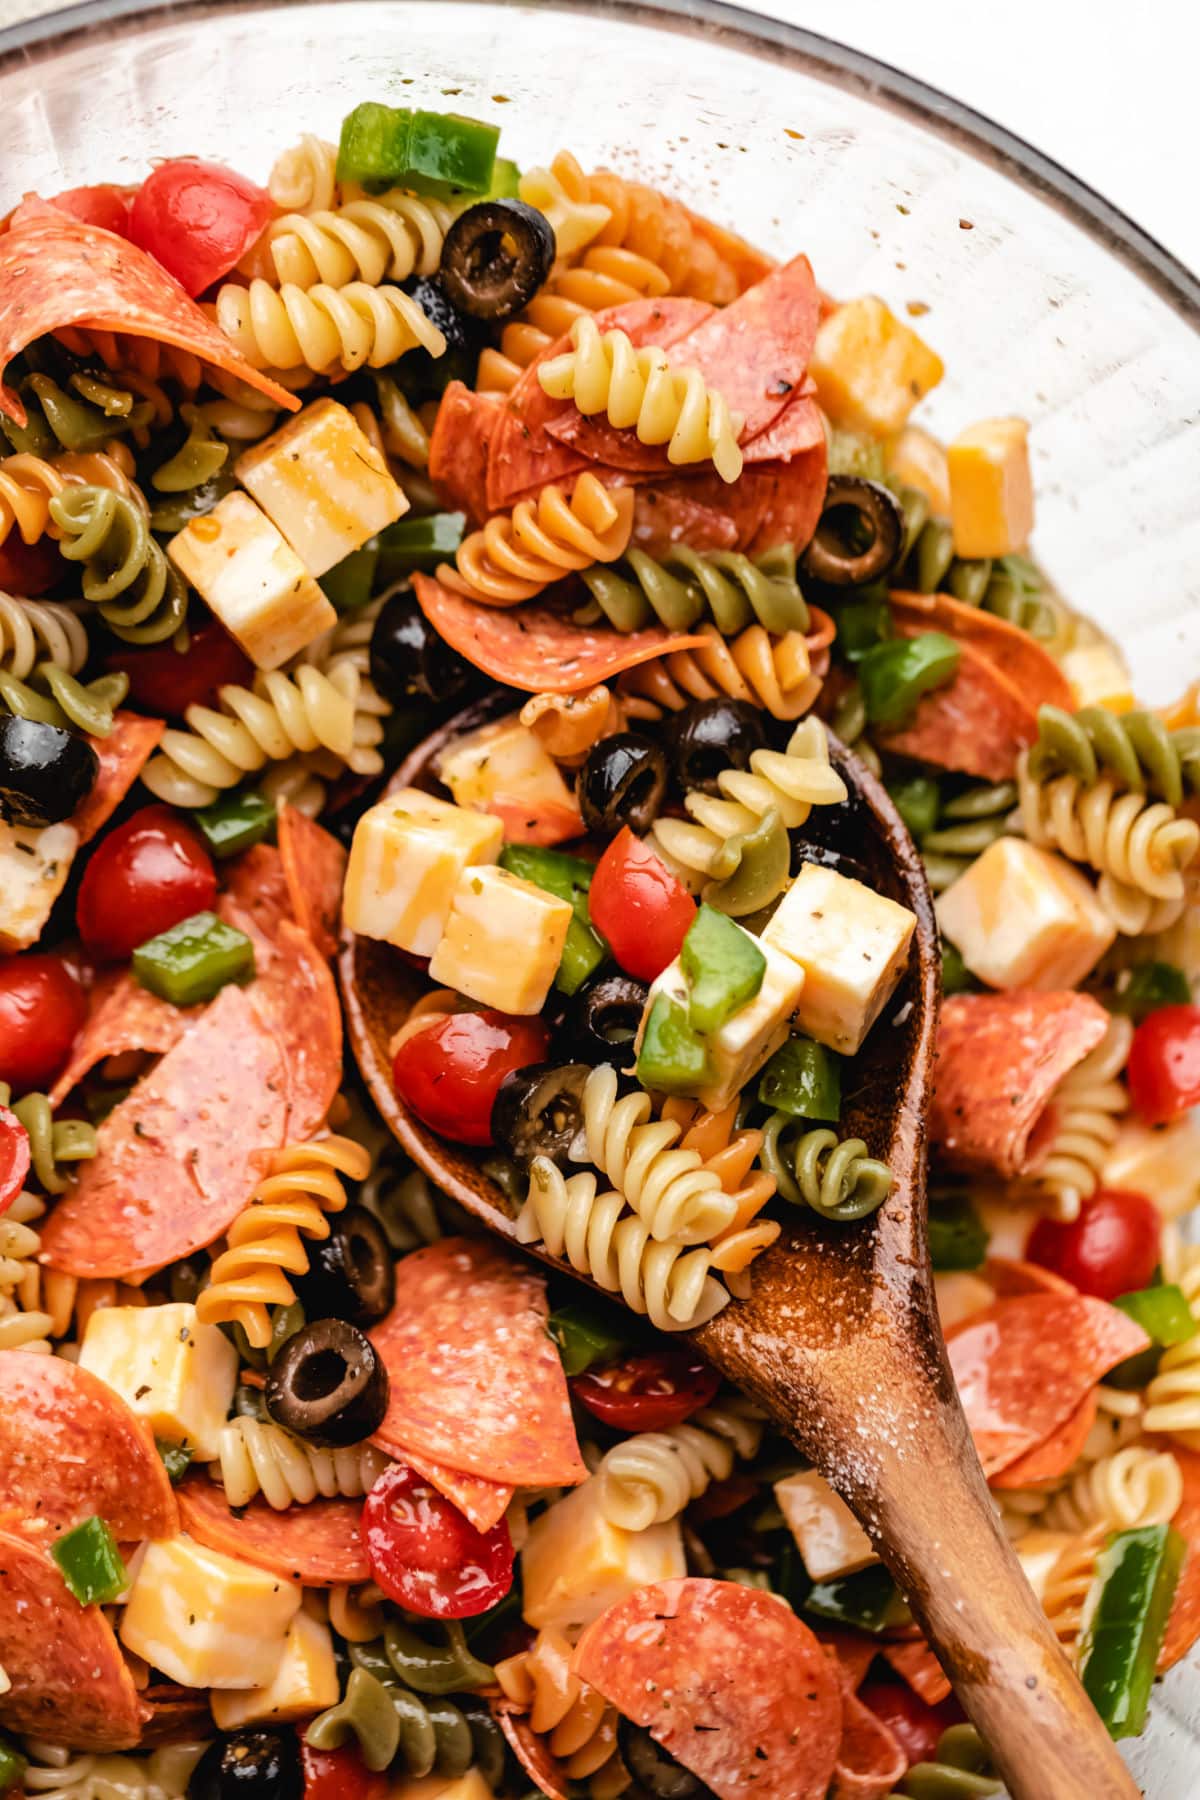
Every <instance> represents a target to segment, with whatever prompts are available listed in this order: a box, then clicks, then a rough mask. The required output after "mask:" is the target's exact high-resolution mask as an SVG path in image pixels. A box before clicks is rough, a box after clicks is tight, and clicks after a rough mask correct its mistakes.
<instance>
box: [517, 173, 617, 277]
mask: <svg viewBox="0 0 1200 1800" xmlns="http://www.w3.org/2000/svg"><path fill="white" fill-rule="evenodd" d="M589 186H590V184H589V182H588V178H587V176H586V175H585V174H584V172H583V170H582V169H581V168H580V166H579V164H578V163H577V162H576V161H575V158H574V157H573V156H571V155H569V154H568V153H565V152H560V154H559V155H558V156H556V157H555V159H554V161H553V162H552V163H551V165H550V167H549V168H548V169H545V168H533V169H526V171H525V173H524V174H523V175H522V176H521V178H520V180H519V182H518V183H517V193H518V195H519V196H520V198H521V199H522V200H523V201H524V202H525V204H526V206H535V207H536V208H537V210H538V211H539V212H540V213H545V215H546V217H547V218H548V219H549V221H550V224H551V226H552V227H553V230H554V248H555V251H556V253H557V255H558V257H559V260H560V261H570V260H571V259H572V258H573V257H576V256H578V254H579V252H580V251H581V250H583V249H584V248H585V247H586V246H587V245H588V244H590V243H591V241H592V239H593V238H594V237H597V236H598V235H599V233H600V232H602V231H603V230H604V227H605V226H606V225H607V224H608V223H609V220H610V219H611V218H612V213H611V211H610V210H609V208H608V207H607V206H605V205H603V204H602V203H601V202H599V201H597V200H593V199H592V198H591V195H590V192H589Z"/></svg>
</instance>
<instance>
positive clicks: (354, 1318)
mask: <svg viewBox="0 0 1200 1800" xmlns="http://www.w3.org/2000/svg"><path fill="white" fill-rule="evenodd" d="M296 1290H297V1292H298V1293H299V1295H300V1299H301V1300H302V1302H303V1304H304V1311H305V1314H306V1315H307V1317H308V1318H310V1319H346V1320H348V1321H349V1323H350V1324H351V1325H374V1323H375V1322H376V1320H377V1319H382V1318H383V1316H384V1314H385V1313H389V1312H391V1310H392V1302H393V1301H394V1300H395V1298H396V1268H395V1263H394V1261H393V1258H392V1252H391V1248H390V1246H389V1244H388V1241H387V1234H386V1232H385V1231H384V1229H383V1226H382V1225H381V1224H380V1223H379V1220H378V1219H377V1218H376V1217H375V1216H374V1214H373V1213H369V1212H368V1211H367V1209H366V1207H365V1206H348V1207H347V1208H346V1210H345V1212H342V1213H338V1214H337V1216H336V1217H335V1218H334V1219H333V1220H332V1221H331V1223H330V1232H329V1236H328V1237H327V1238H326V1239H325V1240H324V1242H323V1243H319V1244H314V1245H313V1247H312V1249H311V1251H310V1253H309V1267H308V1274H307V1275H305V1276H302V1277H301V1278H300V1280H298V1281H297V1283H296Z"/></svg>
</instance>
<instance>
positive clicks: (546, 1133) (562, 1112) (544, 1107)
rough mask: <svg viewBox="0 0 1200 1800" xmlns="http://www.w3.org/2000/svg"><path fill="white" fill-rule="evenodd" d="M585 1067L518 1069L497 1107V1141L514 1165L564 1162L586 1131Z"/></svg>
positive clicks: (500, 1092)
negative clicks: (541, 1158)
mask: <svg viewBox="0 0 1200 1800" xmlns="http://www.w3.org/2000/svg"><path fill="white" fill-rule="evenodd" d="M590 1072H591V1071H590V1070H589V1068H588V1066H587V1064H586V1063H564V1064H559V1065H555V1064H553V1063H535V1064H533V1066H532V1067H530V1068H528V1069H514V1070H513V1071H512V1073H511V1074H509V1075H506V1076H505V1077H504V1080H503V1081H502V1082H501V1083H500V1087H499V1090H498V1092H497V1094H496V1098H495V1100H494V1101H493V1102H492V1137H493V1138H494V1139H495V1141H496V1143H497V1144H499V1145H500V1147H501V1148H502V1149H503V1150H507V1152H508V1154H509V1155H510V1156H511V1157H512V1158H513V1160H514V1161H515V1162H518V1163H522V1164H526V1165H528V1164H529V1163H531V1162H532V1161H533V1159H534V1157H535V1156H548V1157H549V1158H550V1160H551V1162H556V1163H561V1162H563V1161H565V1159H566V1157H567V1156H568V1155H569V1154H570V1150H571V1146H572V1144H573V1143H574V1142H575V1140H576V1138H577V1137H578V1136H579V1133H580V1132H581V1131H582V1129H583V1084H584V1082H585V1081H586V1080H587V1078H588V1075H589V1074H590Z"/></svg>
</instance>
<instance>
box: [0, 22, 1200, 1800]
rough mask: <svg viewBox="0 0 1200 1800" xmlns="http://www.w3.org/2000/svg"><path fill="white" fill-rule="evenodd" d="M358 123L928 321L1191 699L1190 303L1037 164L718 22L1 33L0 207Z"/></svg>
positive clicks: (937, 108)
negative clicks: (591, 193) (419, 110)
mask: <svg viewBox="0 0 1200 1800" xmlns="http://www.w3.org/2000/svg"><path fill="white" fill-rule="evenodd" d="M365 98H372V99H389V100H392V101H398V100H401V99H403V100H405V101H418V102H419V103H421V104H424V105H428V106H432V107H443V106H444V107H448V108H450V109H452V110H455V111H460V112H465V113H473V114H477V115H479V116H482V117H486V118H490V119H494V120H496V121H498V122H500V123H501V124H502V125H503V128H504V140H503V149H504V151H505V153H506V154H508V155H510V156H513V157H515V158H516V159H517V160H518V161H519V162H521V163H523V164H527V163H530V162H534V161H548V160H549V158H550V156H551V155H552V154H553V152H554V151H556V150H558V149H560V148H562V147H569V148H570V149H572V150H574V151H575V153H576V154H577V155H578V156H579V158H580V159H581V161H582V162H583V163H584V164H585V166H595V165H597V164H608V165H611V166H613V167H615V168H617V169H619V170H622V171H624V172H627V173H631V174H636V175H639V176H641V177H643V178H644V179H646V180H650V181H658V182H661V183H662V184H663V185H664V186H667V187H669V188H670V189H671V190H672V191H673V192H675V193H677V194H679V195H680V196H681V197H682V198H683V199H685V200H687V201H689V202H690V203H691V204H692V205H694V206H696V207H697V208H699V209H701V210H702V211H705V212H708V213H711V214H712V215H713V217H715V218H717V219H719V220H720V221H722V222H723V223H725V224H728V225H732V226H735V227H736V228H737V229H738V230H739V231H741V232H742V233H744V235H745V236H747V237H748V238H750V239H751V240H752V241H754V242H756V243H760V244H762V245H763V246H764V247H766V248H767V249H770V250H772V251H775V252H777V253H779V254H789V253H792V252H794V251H796V250H801V249H803V250H806V251H807V252H808V253H809V254H810V256H811V257H812V260H813V263H814V266H815V268H816V270H817V275H818V278H819V280H820V281H821V282H822V284H823V285H824V286H825V287H826V288H827V289H829V290H830V291H831V292H832V293H835V294H845V295H849V294H856V293H862V292H874V293H879V294H882V295H883V296H884V298H885V299H886V300H887V301H888V302H889V303H890V304H891V305H892V306H893V308H894V309H895V310H896V311H897V312H899V313H901V314H903V313H904V312H905V308H906V307H907V308H908V310H909V312H910V313H913V314H918V315H920V319H921V322H920V330H921V331H922V333H923V334H924V335H925V336H926V337H927V338H928V339H929V341H930V342H931V343H932V344H933V345H934V346H935V347H936V349H937V350H938V351H939V352H940V353H941V355H942V356H943V357H944V359H945V362H946V368H947V373H946V378H945V380H944V381H943V383H942V385H941V386H940V387H939V388H938V390H937V391H936V393H935V394H934V395H933V396H932V399H931V401H930V402H928V403H927V404H926V406H925V407H924V408H923V409H922V417H924V418H926V419H927V420H928V422H929V424H930V425H931V427H932V428H933V429H934V430H936V431H943V432H952V431H954V430H957V429H958V428H959V427H961V426H962V425H964V424H966V423H969V422H970V421H971V420H973V419H977V418H981V417H985V416H988V415H992V414H997V413H1009V412H1016V413H1021V414H1024V415H1025V416H1027V417H1028V418H1029V419H1030V421H1031V423H1032V427H1033V430H1032V437H1031V446H1032V454H1033V461H1034V472H1035V478H1036V481H1037V488H1038V521H1037V528H1036V534H1035V545H1036V549H1037V552H1038V555H1039V557H1040V559H1041V560H1042V561H1043V562H1044V563H1045V564H1046V565H1047V567H1048V569H1049V571H1050V573H1051V575H1052V577H1053V578H1054V580H1055V582H1056V583H1057V585H1058V586H1059V588H1060V589H1061V591H1062V592H1063V593H1064V594H1065V595H1066V596H1067V597H1068V598H1069V599H1070V600H1072V601H1073V602H1074V603H1075V604H1076V605H1077V606H1078V607H1080V608H1081V609H1082V610H1084V611H1086V612H1088V613H1090V614H1091V616H1092V617H1093V618H1095V619H1096V620H1097V622H1098V623H1099V624H1100V625H1101V626H1103V627H1104V628H1105V630H1107V631H1108V632H1110V633H1111V634H1112V635H1113V636H1114V637H1116V638H1117V639H1118V640H1119V641H1120V643H1121V644H1122V646H1123V648H1124V649H1125V652H1126V654H1127V656H1128V659H1129V662H1130V665H1131V669H1132V672H1133V676H1134V681H1135V685H1136V688H1137V691H1138V692H1139V694H1140V695H1141V696H1142V697H1143V698H1145V699H1146V700H1148V701H1151V702H1154V703H1160V702H1163V701H1166V700H1169V699H1171V698H1173V697H1175V696H1176V695H1177V694H1178V693H1179V692H1180V691H1181V690H1182V689H1183V688H1184V686H1185V685H1186V684H1187V683H1188V682H1189V681H1191V680H1193V679H1195V678H1196V676H1197V675H1200V346H1198V344H1197V337H1196V333H1197V326H1198V324H1200V283H1197V282H1196V280H1195V279H1194V278H1193V277H1192V276H1191V275H1189V274H1188V272H1187V271H1186V270H1185V269H1183V268H1182V267H1181V266H1180V265H1179V264H1178V263H1176V262H1175V261H1174V260H1173V259H1172V258H1171V257H1170V256H1169V255H1168V254H1167V253H1166V252H1165V251H1164V250H1162V249H1161V248H1160V247H1159V246H1158V245H1157V244H1156V243H1154V242H1153V241H1152V240H1151V239H1149V238H1148V237H1146V235H1145V234H1144V233H1142V232H1141V231H1140V230H1138V228H1137V227H1136V226H1135V225H1133V224H1132V223H1131V222H1130V221H1129V220H1127V219H1125V218H1124V217H1123V216H1122V215H1121V214H1119V213H1118V212H1116V211H1115V210H1114V209H1113V208H1112V207H1110V206H1109V205H1107V203H1106V202H1104V201H1103V200H1101V199H1100V198H1099V197H1098V196H1097V195H1095V194H1093V193H1091V192H1090V191H1089V190H1088V189H1087V188H1085V187H1084V186H1082V185H1081V184H1080V183H1079V182H1077V181H1075V180H1074V179H1073V178H1072V177H1071V176H1069V175H1067V174H1066V173H1065V172H1064V171H1063V170H1061V169H1059V168H1058V167H1056V166H1055V165H1054V164H1052V163H1050V162H1049V161H1048V160H1047V159H1045V158H1044V157H1042V156H1040V155H1038V154H1037V153H1036V152H1034V151H1032V150H1031V149H1029V148H1028V146H1026V145H1024V144H1022V143H1020V142H1019V141H1018V140H1016V139H1014V138H1013V137H1011V136H1010V135H1009V134H1007V133H1006V132H1004V131H1002V130H1000V129H999V128H998V127H996V126H994V125H992V124H990V123H988V122H987V121H986V120H984V119H981V118H979V117H978V116H977V115H976V114H974V113H972V112H970V111H969V110H968V109H967V108H966V107H963V106H961V105H960V104H958V103H957V102H955V101H952V100H949V99H947V98H946V97H945V96H944V95H941V94H938V93H936V92H934V91H933V90H932V89H930V88H927V87H925V86H924V85H923V84H921V83H920V82H919V81H917V80H914V79H913V78H911V77H909V76H907V75H902V74H900V73H898V72H897V71H896V70H894V69H890V68H887V67H885V66H883V65H882V64H879V63H875V62H873V61H872V60H871V59H870V58H869V57H865V56H862V55H860V54H859V53H857V52H855V51H851V50H847V49H845V48H843V47H841V46H839V45H836V44H833V43H830V42H828V41H827V40H825V39H822V38H818V37H814V36H812V35H811V34H808V33H806V32H803V31H800V30H798V29H795V28H794V27H790V26H787V25H784V24H779V23H775V22H772V21H770V20H765V19H759V18H754V17H751V16H750V15H748V14H746V13H742V12H740V11H739V10H737V9H736V8H734V7H730V6H723V5H715V4H711V3H706V0H665V3H660V4H658V5H654V6H651V5H638V4H617V3H615V0H593V3H592V4H571V3H570V0H566V3H564V4H539V5H536V6H532V5H517V4H503V3H497V0H490V3H486V4H485V3H472V0H337V3H336V4H332V3H329V0H324V3H321V0H313V3H312V4H304V3H299V4H297V3H294V0H292V3H289V0H279V3H276V4H271V3H264V4H257V5H242V4H238V3H237V0H225V3H222V4H216V5H212V4H208V5H205V4H195V5H181V6H175V7H167V6H164V7H158V8H151V9H139V8H137V7H135V6H134V5H132V4H128V3H126V0H115V3H109V4H94V5H86V6H80V7H76V8H74V9H72V10H70V11H67V12H63V13H59V14H56V15H54V16H52V17H50V18H43V19H41V20H38V21H36V22H34V23H30V24H27V25H23V26H17V27H14V28H12V29H11V30H9V31H7V32H4V33H0V149H2V151H3V167H4V192H3V194H0V204H2V205H3V206H5V207H7V206H8V205H11V204H12V203H13V202H14V201H15V200H16V199H17V198H18V197H19V196H20V194H21V193H23V192H25V191H28V190H40V191H41V192H43V193H46V192H53V191H54V190H55V189H57V188H62V187H67V186H74V185H76V184H79V183H83V182H88V181H95V180H100V179H104V180H111V179H116V180H121V179H127V180H136V179H138V178H139V177H140V176H141V174H142V173H144V171H145V168H146V165H147V163H148V162H149V160H150V159H151V158H154V157H161V156H172V155H178V154H181V153H184V152H198V153H200V154H207V155H213V156H217V157H220V158H222V159H225V160H227V161H229V162H231V163H234V164H236V165H237V166H238V167H240V168H243V169H245V171H246V172H247V173H248V174H252V175H257V176H259V177H265V175H266V173H267V171H268V169H269V167H270V165H271V162H272V160H273V158H274V156H275V154H276V153H277V152H278V151H279V150H281V149H283V148H284V147H286V146H287V145H288V144H290V143H292V142H294V141H295V140H296V139H297V138H298V137H299V135H300V133H301V132H304V131H312V132H317V133H319V134H321V135H323V136H327V137H336V135H337V129H338V124H339V121H340V119H341V118H342V116H343V114H344V113H345V112H346V111H347V110H348V108H349V107H350V106H351V105H352V104H353V103H354V102H355V101H357V100H361V99H365ZM1198 1756H1200V1658H1195V1657H1194V1658H1193V1659H1192V1661H1191V1664H1190V1666H1188V1667H1184V1668H1180V1669H1177V1670H1175V1671H1174V1672H1173V1673H1172V1675H1171V1676H1170V1677H1169V1678H1168V1679H1167V1681H1166V1682H1165V1683H1163V1684H1161V1685H1160V1687H1159V1689H1158V1690H1157V1694H1156V1700H1155V1704H1154V1707H1153V1711H1152V1716H1151V1721H1150V1725H1149V1727H1148V1730H1147V1733H1146V1735H1145V1736H1144V1737H1143V1738H1141V1739H1139V1740H1136V1741H1134V1742H1133V1743H1131V1744H1130V1745H1128V1746H1127V1757H1128V1761H1129V1763H1130V1766H1131V1767H1132V1769H1133V1770H1134V1773H1135V1775H1136V1776H1137V1777H1138V1779H1139V1780H1140V1782H1141V1783H1142V1785H1143V1787H1144V1788H1145V1791H1146V1793H1147V1794H1148V1795H1149V1796H1151V1797H1152V1800H1182V1797H1183V1796H1184V1795H1186V1794H1189V1793H1194V1792H1195V1780H1196V1777H1195V1771H1196V1769H1197V1767H1200V1762H1198V1761H1197V1758H1198ZM1047 1800H1052V1797H1051V1796H1048V1797H1047Z"/></svg>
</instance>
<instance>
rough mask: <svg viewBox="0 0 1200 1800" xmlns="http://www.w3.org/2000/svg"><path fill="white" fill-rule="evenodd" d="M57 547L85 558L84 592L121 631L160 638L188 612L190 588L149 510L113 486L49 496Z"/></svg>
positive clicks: (138, 640)
mask: <svg viewBox="0 0 1200 1800" xmlns="http://www.w3.org/2000/svg"><path fill="white" fill-rule="evenodd" d="M50 516H51V518H52V519H53V521H54V523H55V524H56V525H57V526H58V527H59V529H60V531H61V533H62V537H61V541H60V543H59V549H60V550H61V552H62V554H63V555H64V556H65V557H67V558H68V559H69V560H70V561H71V562H79V563H82V564H83V593H84V598H85V599H86V600H90V601H91V602H92V603H93V604H94V605H95V606H97V607H98V609H99V612H100V616H101V618H102V619H103V620H104V622H105V624H106V625H107V626H108V628H109V630H110V631H112V632H113V633H114V634H115V635H116V636H117V637H119V638H123V639H124V640H125V642H126V643H129V644H160V643H162V642H163V641H164V640H165V639H166V638H169V637H173V636H174V635H175V632H176V631H177V630H178V629H179V627H180V625H182V623H183V621H184V618H185V616H186V613H187V588H186V587H185V585H184V582H183V579H182V577H181V576H180V574H179V572H178V570H176V569H175V568H174V567H173V566H172V565H171V564H170V563H169V562H168V561H167V558H166V554H165V552H164V550H163V548H162V546H161V544H159V543H158V542H157V541H156V540H155V539H154V538H153V537H151V535H150V530H149V526H148V524H147V521H146V515H145V513H144V512H143V510H142V508H141V507H139V506H138V505H137V504H136V503H135V502H134V501H133V500H132V499H131V498H129V497H128V496H127V495H125V494H117V493H114V492H113V491H112V490H111V489H110V488H102V487H95V486H90V485H87V486H82V487H70V488H66V489H64V491H63V492H62V493H61V494H57V495H56V496H55V497H54V499H53V500H52V501H51V502H50Z"/></svg>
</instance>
